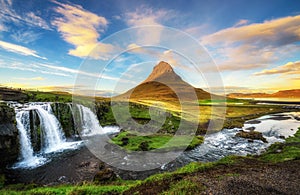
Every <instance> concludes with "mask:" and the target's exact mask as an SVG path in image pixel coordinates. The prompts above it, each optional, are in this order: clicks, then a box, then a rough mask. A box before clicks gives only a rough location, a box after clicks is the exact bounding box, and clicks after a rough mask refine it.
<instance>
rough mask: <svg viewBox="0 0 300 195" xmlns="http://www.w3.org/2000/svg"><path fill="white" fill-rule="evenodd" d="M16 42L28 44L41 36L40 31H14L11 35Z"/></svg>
mask: <svg viewBox="0 0 300 195" xmlns="http://www.w3.org/2000/svg"><path fill="white" fill-rule="evenodd" d="M10 36H11V37H12V38H13V39H14V40H15V41H16V42H18V43H23V44H28V43H31V42H34V41H36V40H37V39H39V38H40V36H41V34H40V33H35V32H33V31H13V32H12V33H11V35H10Z"/></svg>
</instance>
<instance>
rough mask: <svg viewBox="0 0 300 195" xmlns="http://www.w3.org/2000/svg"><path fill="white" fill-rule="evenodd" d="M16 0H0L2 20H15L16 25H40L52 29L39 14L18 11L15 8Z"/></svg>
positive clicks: (4, 21) (3, 21)
mask: <svg viewBox="0 0 300 195" xmlns="http://www.w3.org/2000/svg"><path fill="white" fill-rule="evenodd" d="M13 5H14V2H13V1H12V0H0V7H1V9H0V16H1V22H2V25H4V24H3V23H7V22H13V23H15V24H16V25H27V26H31V27H39V28H42V29H46V30H51V28H50V26H49V25H48V24H47V22H46V21H45V20H44V19H42V18H41V17H40V16H38V15H37V14H36V13H33V12H27V13H20V11H19V12H17V11H16V10H15V9H14V8H13Z"/></svg>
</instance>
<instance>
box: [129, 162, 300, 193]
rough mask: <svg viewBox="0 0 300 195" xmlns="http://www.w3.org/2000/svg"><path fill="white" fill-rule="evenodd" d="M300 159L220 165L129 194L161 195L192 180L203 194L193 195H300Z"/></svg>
mask: <svg viewBox="0 0 300 195" xmlns="http://www.w3.org/2000/svg"><path fill="white" fill-rule="evenodd" d="M299 175H300V160H294V161H287V162H283V163H277V164H268V163H263V162H261V161H258V160H255V159H248V158H247V159H241V160H240V161H239V162H238V163H236V164H234V165H230V166H226V165H218V166H216V167H214V168H212V169H209V170H205V171H201V172H196V173H193V174H189V175H188V174H186V175H177V176H174V177H172V178H170V179H166V180H164V181H159V182H148V183H146V184H142V185H140V186H137V187H135V188H132V189H130V190H129V191H127V192H125V194H133V193H136V192H138V193H139V194H159V193H161V192H163V191H166V190H168V189H169V188H170V185H172V184H173V185H174V184H175V185H176V183H177V182H178V181H181V180H189V181H191V182H193V183H195V184H197V185H198V186H199V189H200V190H201V191H197V192H196V193H194V192H192V191H191V194H299V193H300V177H299Z"/></svg>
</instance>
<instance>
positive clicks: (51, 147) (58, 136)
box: [31, 104, 66, 153]
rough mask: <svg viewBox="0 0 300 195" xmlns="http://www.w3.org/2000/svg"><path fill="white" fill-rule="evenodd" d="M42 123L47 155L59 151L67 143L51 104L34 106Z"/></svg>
mask: <svg viewBox="0 0 300 195" xmlns="http://www.w3.org/2000/svg"><path fill="white" fill-rule="evenodd" d="M31 109H35V110H36V112H37V114H38V116H39V119H40V121H41V128H42V131H43V133H44V139H43V140H44V146H43V147H44V150H45V153H49V152H53V151H56V150H59V149H60V147H61V145H62V144H63V143H64V142H65V141H66V139H65V136H64V133H63V131H62V128H61V126H60V123H59V121H58V120H57V119H56V117H55V116H54V114H53V112H52V108H51V105H50V104H46V105H42V106H33V107H32V108H31Z"/></svg>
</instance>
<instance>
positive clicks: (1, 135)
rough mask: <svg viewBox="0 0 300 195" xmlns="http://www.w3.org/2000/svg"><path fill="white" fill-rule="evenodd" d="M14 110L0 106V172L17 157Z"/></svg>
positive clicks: (17, 142)
mask: <svg viewBox="0 0 300 195" xmlns="http://www.w3.org/2000/svg"><path fill="white" fill-rule="evenodd" d="M18 135H19V133H18V129H17V127H16V120H15V112H14V109H12V108H10V107H8V106H7V105H6V104H4V103H1V104H0V156H1V161H0V172H2V171H3V170H4V169H5V168H6V167H7V166H8V165H10V164H12V163H14V162H16V161H17V159H18V155H19V137H18Z"/></svg>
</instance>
